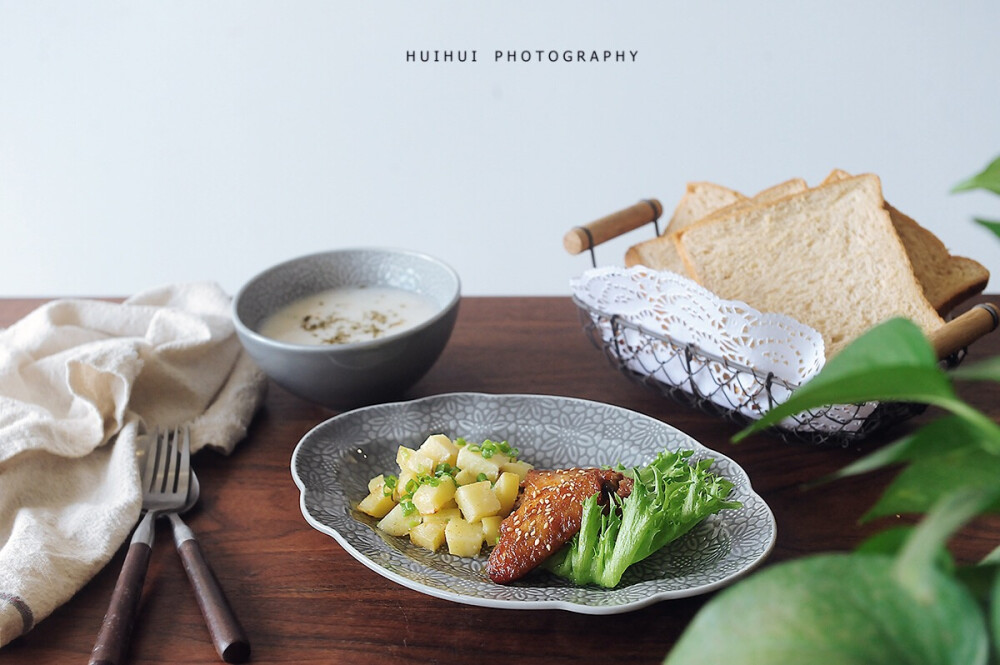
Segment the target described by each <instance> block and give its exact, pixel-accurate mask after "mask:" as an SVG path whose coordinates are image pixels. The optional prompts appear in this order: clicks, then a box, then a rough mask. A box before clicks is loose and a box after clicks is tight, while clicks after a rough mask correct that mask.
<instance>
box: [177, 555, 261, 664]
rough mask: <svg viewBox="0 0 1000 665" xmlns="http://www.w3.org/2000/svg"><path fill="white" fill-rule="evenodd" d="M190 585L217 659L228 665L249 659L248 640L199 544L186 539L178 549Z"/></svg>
mask: <svg viewBox="0 0 1000 665" xmlns="http://www.w3.org/2000/svg"><path fill="white" fill-rule="evenodd" d="M177 551H178V552H179V553H180V555H181V561H182V562H183V564H184V572H186V573H187V576H188V579H189V580H190V581H191V586H192V587H193V588H194V592H195V597H196V598H197V599H198V607H200V608H201V613H202V616H204V617H205V623H206V624H207V625H208V632H209V633H210V634H211V636H212V643H213V644H215V650H216V651H218V652H219V657H221V658H222V660H223V661H225V662H227V663H243V662H245V661H246V660H247V659H248V658H250V640H248V639H247V636H246V633H244V632H243V628H242V626H240V622H239V621H238V620H237V619H236V615H235V614H234V613H233V610H232V608H231V607H230V606H229V600H228V599H227V598H226V594H225V592H223V590H222V587H221V586H220V585H219V581H218V580H217V579H216V577H215V574H214V573H213V572H212V569H211V567H210V566H209V565H208V561H207V560H206V559H205V555H204V554H203V553H202V551H201V546H200V545H198V541H197V540H194V539H193V538H192V539H188V540H185V541H184V542H182V543H180V544H179V545H178V546H177Z"/></svg>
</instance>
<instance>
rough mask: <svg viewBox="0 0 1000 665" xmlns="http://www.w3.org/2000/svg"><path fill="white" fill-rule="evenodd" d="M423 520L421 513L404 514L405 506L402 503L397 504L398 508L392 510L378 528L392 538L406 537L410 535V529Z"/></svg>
mask: <svg viewBox="0 0 1000 665" xmlns="http://www.w3.org/2000/svg"><path fill="white" fill-rule="evenodd" d="M421 519H422V518H421V517H420V513H418V512H417V511H415V510H414V511H413V512H412V513H410V514H409V515H406V514H404V512H403V504H401V503H400V504H396V507H395V508H393V509H392V510H390V511H389V512H388V514H386V516H385V517H383V518H382V520H381V521H380V522H379V523H378V524H376V526H377V527H378V528H379V529H381V530H382V531H385V532H386V533H387V534H389V535H390V536H405V535H407V534H408V533H410V529H412V528H413V527H415V526H417V525H418V524H420V521H421Z"/></svg>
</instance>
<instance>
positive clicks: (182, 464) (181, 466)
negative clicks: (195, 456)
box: [176, 427, 191, 500]
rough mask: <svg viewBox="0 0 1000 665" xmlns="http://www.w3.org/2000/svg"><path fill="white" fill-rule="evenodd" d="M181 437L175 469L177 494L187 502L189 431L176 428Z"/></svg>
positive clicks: (189, 471)
mask: <svg viewBox="0 0 1000 665" xmlns="http://www.w3.org/2000/svg"><path fill="white" fill-rule="evenodd" d="M177 433H178V435H179V436H180V437H181V447H180V459H179V461H178V467H177V485H176V487H177V490H176V491H177V494H179V495H180V496H182V497H184V499H185V500H187V495H188V486H189V485H190V483H191V429H190V428H189V427H180V428H178V432H177Z"/></svg>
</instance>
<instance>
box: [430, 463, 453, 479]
mask: <svg viewBox="0 0 1000 665" xmlns="http://www.w3.org/2000/svg"><path fill="white" fill-rule="evenodd" d="M451 470H452V469H451V464H448V463H447V462H441V463H440V464H438V466H437V468H436V469H435V470H434V475H435V476H437V477H439V478H440V477H441V476H450V475H451Z"/></svg>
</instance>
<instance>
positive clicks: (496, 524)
mask: <svg viewBox="0 0 1000 665" xmlns="http://www.w3.org/2000/svg"><path fill="white" fill-rule="evenodd" d="M500 522H503V518H502V517H500V516H499V515H494V516H492V517H484V518H483V519H482V521H481V522H480V524H482V525H483V540H484V541H485V542H486V544H487V545H489V546H490V547H493V546H494V545H496V544H497V540H499V538H500Z"/></svg>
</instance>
